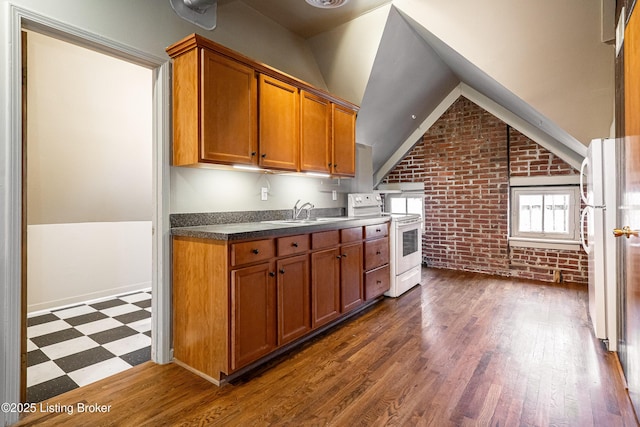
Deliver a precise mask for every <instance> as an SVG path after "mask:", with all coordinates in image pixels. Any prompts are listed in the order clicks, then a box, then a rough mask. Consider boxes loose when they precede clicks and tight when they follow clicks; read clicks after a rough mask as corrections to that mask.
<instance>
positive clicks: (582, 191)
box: [580, 157, 589, 204]
mask: <svg viewBox="0 0 640 427" xmlns="http://www.w3.org/2000/svg"><path fill="white" fill-rule="evenodd" d="M587 167H589V158H588V157H585V158H584V160H583V161H582V166H581V167H580V197H581V198H582V201H583V202H585V203H586V204H588V203H589V202H588V201H587V193H586V191H585V182H584V178H585V176H586V175H585V170H586V169H587Z"/></svg>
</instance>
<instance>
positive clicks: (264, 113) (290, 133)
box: [259, 74, 300, 171]
mask: <svg viewBox="0 0 640 427" xmlns="http://www.w3.org/2000/svg"><path fill="white" fill-rule="evenodd" d="M259 90H260V102H259V104H260V113H259V118H260V124H259V134H260V159H259V160H260V166H263V167H265V168H273V169H283V170H294V171H295V170H298V153H299V151H298V146H299V143H300V134H299V129H300V128H299V125H300V116H299V111H300V110H299V101H298V89H297V88H296V87H294V86H291V85H289V84H286V83H284V82H281V81H279V80H277V79H274V78H271V77H268V76H265V75H263V74H261V75H260V88H259Z"/></svg>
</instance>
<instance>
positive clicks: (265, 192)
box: [260, 187, 269, 200]
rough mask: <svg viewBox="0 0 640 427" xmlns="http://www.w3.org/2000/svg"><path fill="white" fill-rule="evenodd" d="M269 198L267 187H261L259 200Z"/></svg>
mask: <svg viewBox="0 0 640 427" xmlns="http://www.w3.org/2000/svg"><path fill="white" fill-rule="evenodd" d="M268 198H269V189H268V188H267V187H262V188H261V189H260V200H267V199H268Z"/></svg>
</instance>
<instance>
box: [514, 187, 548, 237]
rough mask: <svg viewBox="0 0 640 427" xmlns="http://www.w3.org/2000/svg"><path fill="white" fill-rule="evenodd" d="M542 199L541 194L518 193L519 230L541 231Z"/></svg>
mask: <svg viewBox="0 0 640 427" xmlns="http://www.w3.org/2000/svg"><path fill="white" fill-rule="evenodd" d="M542 199H543V197H542V194H528V195H524V194H522V195H520V197H519V200H520V223H519V224H518V230H519V231H524V232H541V231H542Z"/></svg>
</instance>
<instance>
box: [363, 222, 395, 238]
mask: <svg viewBox="0 0 640 427" xmlns="http://www.w3.org/2000/svg"><path fill="white" fill-rule="evenodd" d="M387 234H389V223H384V224H375V225H367V226H366V227H365V229H364V237H365V239H367V240H369V239H375V238H378V237H384V236H386V235H387Z"/></svg>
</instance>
